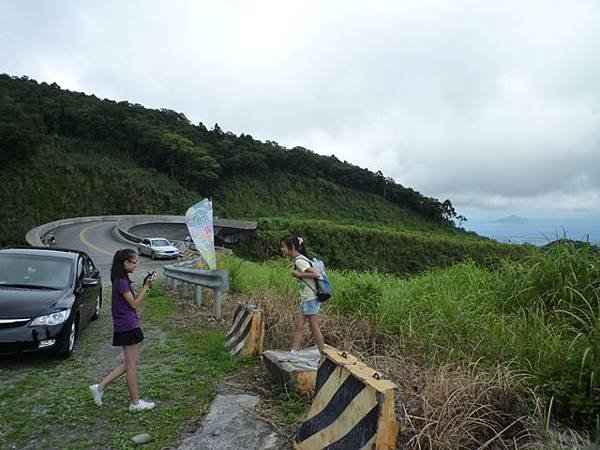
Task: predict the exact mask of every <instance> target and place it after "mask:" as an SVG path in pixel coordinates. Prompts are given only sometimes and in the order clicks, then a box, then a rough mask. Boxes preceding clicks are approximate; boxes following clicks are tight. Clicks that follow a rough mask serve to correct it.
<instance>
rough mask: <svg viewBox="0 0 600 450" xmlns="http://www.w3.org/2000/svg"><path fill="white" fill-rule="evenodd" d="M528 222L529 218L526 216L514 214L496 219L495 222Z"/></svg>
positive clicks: (513, 223) (511, 223)
mask: <svg viewBox="0 0 600 450" xmlns="http://www.w3.org/2000/svg"><path fill="white" fill-rule="evenodd" d="M528 222H529V219H527V218H526V217H520V216H515V215H514V214H511V215H510V216H506V217H503V218H502V219H498V220H495V221H494V223H504V224H507V225H521V224H524V223H528Z"/></svg>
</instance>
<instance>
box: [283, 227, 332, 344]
mask: <svg viewBox="0 0 600 450" xmlns="http://www.w3.org/2000/svg"><path fill="white" fill-rule="evenodd" d="M281 252H282V253H283V255H284V256H287V257H289V258H291V259H292V261H294V267H293V269H292V270H291V274H292V276H293V277H294V278H296V280H297V281H298V287H299V289H300V308H299V309H298V313H297V315H296V320H295V321H294V338H293V340H292V348H291V350H290V353H291V354H292V356H295V355H296V353H297V352H298V350H299V349H300V346H301V345H302V337H303V334H304V323H305V322H306V321H308V325H309V327H310V331H311V333H312V335H313V339H314V340H315V344H316V345H317V347H318V348H319V351H320V352H321V353H322V352H323V350H324V349H325V341H324V339H323V335H322V334H321V317H320V316H319V311H320V309H321V302H319V301H318V300H317V283H316V282H315V280H316V279H317V278H319V277H320V276H321V274H320V273H319V272H318V271H317V270H316V269H315V268H314V267H312V264H311V262H310V259H309V257H308V252H307V251H306V246H305V245H304V239H302V238H301V237H300V236H298V235H295V234H290V235H287V236H285V237H283V238H282V239H281Z"/></svg>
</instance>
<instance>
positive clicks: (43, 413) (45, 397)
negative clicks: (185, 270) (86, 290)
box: [0, 289, 251, 449]
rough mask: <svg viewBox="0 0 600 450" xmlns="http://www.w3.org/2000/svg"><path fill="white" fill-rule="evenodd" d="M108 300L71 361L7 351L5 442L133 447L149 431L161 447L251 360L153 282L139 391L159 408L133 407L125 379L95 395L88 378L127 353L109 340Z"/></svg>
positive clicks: (0, 378)
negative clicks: (237, 355) (237, 356)
mask: <svg viewBox="0 0 600 450" xmlns="http://www.w3.org/2000/svg"><path fill="white" fill-rule="evenodd" d="M109 308H110V305H108V308H107V307H106V305H105V307H104V308H103V311H102V314H101V317H100V320H98V321H96V322H94V323H93V324H91V325H90V327H88V328H87V329H85V330H84V331H83V336H81V339H80V340H79V342H78V344H77V347H76V350H75V353H74V354H73V356H72V357H71V358H69V359H68V360H57V359H55V358H52V357H40V356H34V355H30V356H19V357H18V358H17V357H15V358H4V357H3V360H2V369H1V370H0V387H1V389H0V447H2V448H69V449H89V448H119V449H128V448H135V447H136V445H135V444H134V443H133V442H132V441H131V438H132V437H133V436H134V435H136V434H139V433H148V434H150V435H151V436H152V438H153V441H152V442H151V443H150V444H148V445H146V446H145V448H155V449H159V448H163V447H165V446H166V445H168V444H171V443H173V442H174V441H177V438H178V437H179V435H180V434H182V432H190V431H195V430H194V429H193V428H192V429H190V424H189V423H190V421H194V420H197V418H198V417H199V416H201V415H202V414H203V413H204V412H205V410H206V408H207V406H208V404H209V403H210V401H211V400H212V398H213V396H214V388H215V384H216V383H217V382H218V381H219V380H221V379H222V378H223V377H224V376H225V375H226V374H228V373H232V372H234V371H236V370H239V369H242V368H245V367H246V366H247V365H248V364H250V363H251V362H250V361H247V360H233V359H231V358H230V357H229V354H228V353H227V352H226V351H225V350H224V348H223V333H222V331H218V330H215V331H211V330H210V329H207V327H206V326H198V324H197V323H194V320H197V318H196V319H194V318H190V317H185V316H183V315H182V314H181V311H180V309H181V304H180V303H179V302H174V300H173V299H172V298H169V297H165V296H163V295H160V294H159V293H158V289H153V290H152V291H151V292H150V294H149V296H148V297H147V298H146V301H145V302H144V306H143V309H142V325H143V326H144V332H145V334H146V340H145V342H144V343H143V344H142V348H143V352H142V354H141V358H140V362H141V364H140V371H139V377H140V379H139V391H140V395H141V396H142V397H144V398H150V399H152V400H155V401H156V402H157V407H156V408H155V409H154V410H152V411H148V412H144V413H138V414H135V413H131V412H129V411H128V409H127V407H128V405H129V395H128V393H127V387H126V383H125V379H124V378H122V379H120V380H119V381H117V382H116V383H114V384H113V385H112V386H111V387H110V388H109V389H108V390H107V391H106V393H105V394H104V398H103V405H102V406H100V407H98V406H96V405H95V403H94V402H93V401H92V398H91V395H90V392H89V389H88V385H89V384H92V383H94V382H97V381H98V380H99V379H100V378H101V377H102V376H104V375H106V373H107V371H109V370H110V369H112V368H113V366H114V365H116V364H117V359H116V358H117V357H120V354H121V353H122V352H121V350H120V349H118V348H112V347H111V346H110V343H111V336H112V329H111V321H110V312H109Z"/></svg>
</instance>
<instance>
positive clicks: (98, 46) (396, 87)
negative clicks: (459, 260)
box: [0, 0, 600, 216]
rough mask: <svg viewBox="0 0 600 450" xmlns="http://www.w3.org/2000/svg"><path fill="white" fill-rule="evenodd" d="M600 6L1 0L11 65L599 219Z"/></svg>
mask: <svg viewBox="0 0 600 450" xmlns="http://www.w3.org/2000/svg"><path fill="white" fill-rule="evenodd" d="M598 24H600V2H597V1H556V2H547V1H522V0H520V1H506V2H481V1H471V2H470V1H454V2H444V1H423V0H420V1H394V0H392V1H365V2H353V1H327V2H322V1H303V2H287V1H281V0H279V1H261V2H259V1H254V2H241V1H240V2H236V1H218V2H217V1H214V2H200V1H131V0H128V1H126V2H124V1H105V0H103V1H94V2H92V1H81V2H73V1H56V0H54V1H51V2H47V1H41V0H40V1H24V0H19V1H10V0H0V72H6V73H9V74H11V75H28V76H29V77H31V78H35V79H37V80H38V81H48V82H52V81H56V82H57V83H58V84H60V86H61V87H64V88H67V89H71V90H79V91H84V92H86V93H90V94H92V93H93V94H95V95H97V96H98V97H101V98H111V99H116V100H123V99H126V100H129V101H131V102H133V103H141V104H143V105H145V106H148V107H156V108H171V109H174V110H177V111H180V112H183V113H185V114H186V116H187V117H188V118H190V119H191V120H192V121H193V122H195V123H197V122H199V121H202V122H203V123H205V124H206V125H207V126H209V127H210V126H212V125H213V124H214V123H215V122H217V123H219V125H220V126H221V128H223V129H225V130H229V131H233V132H235V133H242V132H243V133H247V134H251V135H252V136H254V137H255V138H257V139H261V140H274V141H277V142H278V143H279V144H281V145H284V146H286V147H294V146H297V145H300V146H303V147H306V148H310V149H311V150H313V151H315V152H317V153H321V154H327V155H329V154H335V155H336V156H337V157H338V158H340V159H342V160H347V161H349V162H352V163H354V164H357V165H359V166H361V167H367V168H369V169H371V170H373V171H377V170H381V171H383V172H384V174H385V175H387V176H391V177H393V178H394V179H395V180H396V181H397V182H399V183H401V184H403V185H405V186H410V187H412V188H414V189H416V190H418V191H419V192H422V193H423V194H426V195H428V196H433V197H436V198H438V199H440V200H443V199H446V198H449V199H450V200H451V201H452V202H453V204H454V205H455V206H456V208H457V210H458V211H459V212H460V213H463V214H466V215H467V216H470V215H474V216H479V215H486V214H496V212H497V213H498V214H504V213H513V212H514V213H521V214H524V215H529V216H535V215H536V214H549V213H552V214H562V215H564V214H569V213H582V214H587V215H597V216H600V83H599V82H598V80H600V58H599V57H598V55H599V52H600V27H598Z"/></svg>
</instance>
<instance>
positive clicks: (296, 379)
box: [262, 347, 321, 395]
mask: <svg viewBox="0 0 600 450" xmlns="http://www.w3.org/2000/svg"><path fill="white" fill-rule="evenodd" d="M320 357H321V354H320V353H319V349H318V348H317V347H310V348H306V349H303V350H300V351H298V353H297V355H296V356H291V354H290V352H288V351H279V350H267V351H265V352H263V353H262V361H263V364H264V366H265V368H266V369H267V372H269V375H270V376H271V378H272V379H273V381H275V382H276V383H279V384H282V385H285V386H289V387H291V388H292V389H294V390H296V391H297V392H298V393H299V394H302V395H311V394H312V393H313V392H314V390H315V381H316V378H317V369H318V367H319V359H320Z"/></svg>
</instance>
